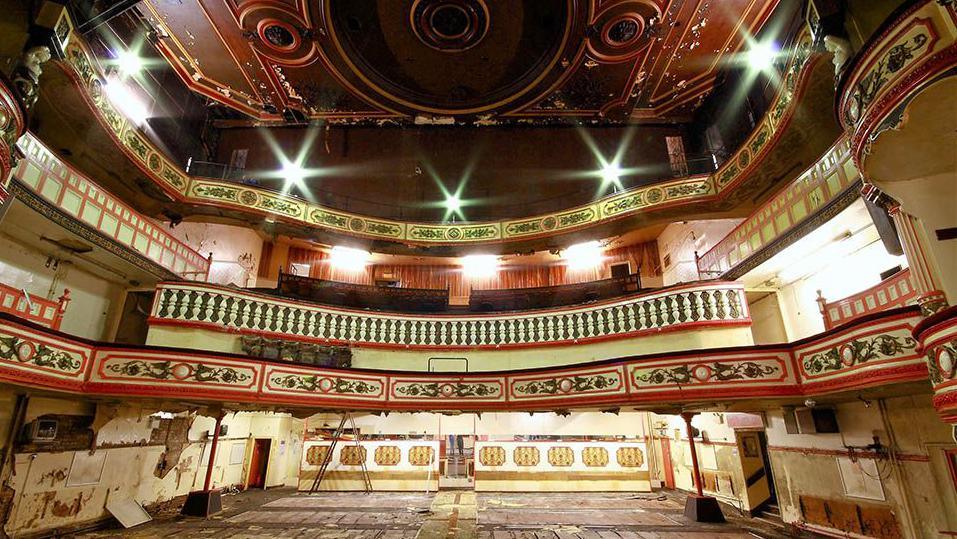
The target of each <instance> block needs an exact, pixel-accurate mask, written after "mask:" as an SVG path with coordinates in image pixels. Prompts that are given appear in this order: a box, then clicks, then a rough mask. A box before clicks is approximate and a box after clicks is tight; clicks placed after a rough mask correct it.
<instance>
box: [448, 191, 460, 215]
mask: <svg viewBox="0 0 957 539" xmlns="http://www.w3.org/2000/svg"><path fill="white" fill-rule="evenodd" d="M445 207H446V208H447V209H448V210H449V211H450V212H457V211H459V210H461V209H462V200H461V199H460V198H459V197H458V195H449V196H447V197H445Z"/></svg>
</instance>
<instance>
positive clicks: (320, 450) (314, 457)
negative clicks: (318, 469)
mask: <svg viewBox="0 0 957 539" xmlns="http://www.w3.org/2000/svg"><path fill="white" fill-rule="evenodd" d="M328 452H329V446H328V445H314V446H312V447H310V448H309V449H307V450H306V464H309V465H310V466H321V465H322V461H323V460H325V458H326V453H328Z"/></svg>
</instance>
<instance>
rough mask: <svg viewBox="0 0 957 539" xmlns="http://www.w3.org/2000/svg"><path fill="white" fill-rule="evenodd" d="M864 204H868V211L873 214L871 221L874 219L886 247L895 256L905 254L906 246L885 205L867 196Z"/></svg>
mask: <svg viewBox="0 0 957 539" xmlns="http://www.w3.org/2000/svg"><path fill="white" fill-rule="evenodd" d="M864 205H865V206H867V213H869V214H871V221H874V226H875V227H876V228H877V233H878V234H880V236H881V241H882V242H883V243H884V249H887V252H888V253H890V254H892V255H894V256H901V255H903V254H904V247H903V246H901V239H900V237H898V235H897V227H896V226H894V220H893V219H891V216H890V215H889V214H888V213H887V210H886V209H884V206H881V205H880V204H875V203H873V202H871V201H870V200H868V198H867V197H865V198H864Z"/></svg>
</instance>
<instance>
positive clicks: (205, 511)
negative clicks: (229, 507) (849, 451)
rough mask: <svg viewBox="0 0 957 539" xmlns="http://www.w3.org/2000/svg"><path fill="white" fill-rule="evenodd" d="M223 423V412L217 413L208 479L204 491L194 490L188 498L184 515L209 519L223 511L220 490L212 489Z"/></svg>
mask: <svg viewBox="0 0 957 539" xmlns="http://www.w3.org/2000/svg"><path fill="white" fill-rule="evenodd" d="M222 422H223V412H222V411H221V410H218V411H217V412H216V426H215V427H213V442H212V445H211V446H210V448H209V463H208V464H207V465H206V478H205V479H204V480H203V490H194V491H193V492H190V493H189V495H188V496H187V497H186V503H184V504H183V509H182V511H180V512H181V513H182V514H184V515H190V516H194V517H204V518H209V517H210V515H215V514H216V513H219V512H221V511H222V510H223V502H222V499H221V493H220V490H219V489H211V488H210V486H211V484H212V480H213V467H214V465H215V463H216V448H217V446H218V445H219V429H220V426H221V425H222Z"/></svg>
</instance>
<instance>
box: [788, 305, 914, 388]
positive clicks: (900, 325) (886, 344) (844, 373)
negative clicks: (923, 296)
mask: <svg viewBox="0 0 957 539" xmlns="http://www.w3.org/2000/svg"><path fill="white" fill-rule="evenodd" d="M918 320H919V318H918V317H917V316H915V315H914V314H913V313H911V312H909V311H908V312H905V313H898V314H892V315H889V316H888V317H887V319H885V320H880V321H876V322H874V323H871V324H864V325H861V326H857V327H854V326H851V327H848V326H844V327H846V328H847V329H843V330H840V331H838V332H837V333H835V334H833V335H831V336H829V337H827V338H825V339H821V340H817V341H815V342H813V343H801V344H799V345H797V346H796V347H795V350H794V359H795V361H797V362H798V367H799V368H800V371H801V378H802V380H803V383H804V384H810V385H814V384H818V383H820V384H830V383H832V382H836V383H844V382H846V381H848V379H849V378H848V377H863V379H862V380H861V381H862V383H867V382H868V380H867V377H870V378H871V379H870V382H871V383H882V382H883V379H882V378H881V377H879V376H878V375H877V374H875V372H877V371H884V372H885V373H886V374H887V375H888V376H893V375H894V373H897V374H901V373H902V372H903V373H904V374H906V373H907V372H914V371H917V372H920V371H924V365H923V359H922V356H921V354H920V353H919V352H918V350H917V342H916V341H915V339H914V338H913V336H912V331H913V329H914V326H915V325H916V323H917V321H918ZM868 373H871V374H868Z"/></svg>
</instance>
